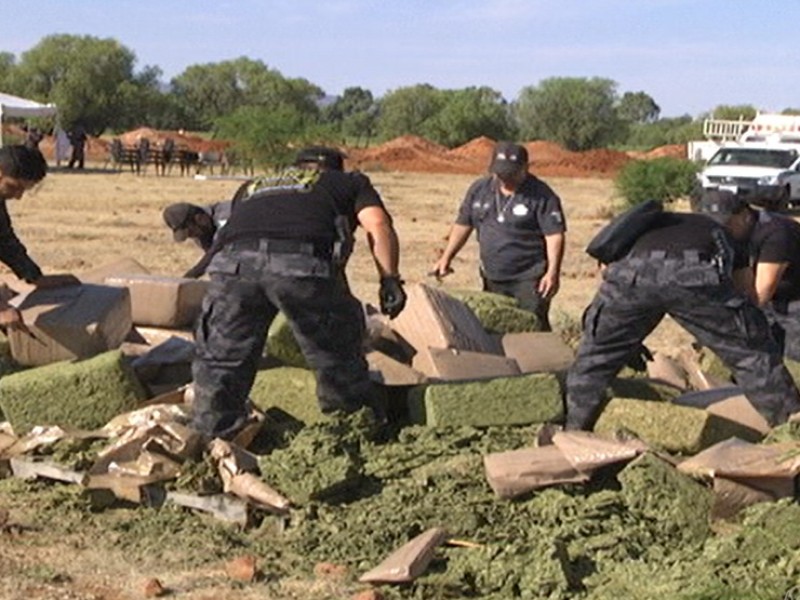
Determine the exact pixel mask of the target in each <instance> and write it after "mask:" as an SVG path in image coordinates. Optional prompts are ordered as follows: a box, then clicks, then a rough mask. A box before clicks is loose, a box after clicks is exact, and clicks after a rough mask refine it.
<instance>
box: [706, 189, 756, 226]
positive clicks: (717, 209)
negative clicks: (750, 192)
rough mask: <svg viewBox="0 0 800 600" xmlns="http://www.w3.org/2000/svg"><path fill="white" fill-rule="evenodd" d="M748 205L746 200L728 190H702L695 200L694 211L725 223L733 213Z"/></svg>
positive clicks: (735, 213) (737, 212)
mask: <svg viewBox="0 0 800 600" xmlns="http://www.w3.org/2000/svg"><path fill="white" fill-rule="evenodd" d="M747 207H748V204H747V202H746V201H745V200H744V199H743V198H742V197H741V196H739V195H738V194H736V193H735V192H731V191H729V190H718V189H717V190H715V189H710V190H703V192H702V193H701V194H700V199H699V200H698V201H697V205H696V209H695V210H696V211H697V212H699V213H703V214H704V215H708V216H709V217H711V218H712V219H714V220H715V221H717V222H718V223H722V224H725V223H727V222H728V219H730V218H731V217H732V216H733V215H737V214H739V213H740V212H742V211H743V210H744V209H746V208H747Z"/></svg>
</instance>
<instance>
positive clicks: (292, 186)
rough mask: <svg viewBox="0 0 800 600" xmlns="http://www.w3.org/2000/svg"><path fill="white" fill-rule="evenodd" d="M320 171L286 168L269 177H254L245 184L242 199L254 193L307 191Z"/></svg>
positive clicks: (315, 180)
mask: <svg viewBox="0 0 800 600" xmlns="http://www.w3.org/2000/svg"><path fill="white" fill-rule="evenodd" d="M319 176H320V171H318V170H316V169H287V170H285V171H283V172H281V173H279V174H278V175H274V176H271V177H256V178H255V179H253V181H251V182H250V184H249V185H248V186H247V192H246V194H245V195H244V197H243V198H241V199H242V200H247V199H249V198H250V197H252V196H254V195H255V194H258V195H262V194H280V193H284V192H307V191H309V190H310V189H311V188H312V187H314V184H315V183H317V181H318V180H319Z"/></svg>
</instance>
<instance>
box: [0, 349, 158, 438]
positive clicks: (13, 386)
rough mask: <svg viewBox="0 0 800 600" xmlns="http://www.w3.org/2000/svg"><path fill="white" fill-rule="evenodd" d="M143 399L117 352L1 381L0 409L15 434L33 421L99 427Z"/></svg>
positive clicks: (144, 395)
mask: <svg viewBox="0 0 800 600" xmlns="http://www.w3.org/2000/svg"><path fill="white" fill-rule="evenodd" d="M145 398H146V394H145V391H144V388H143V387H142V385H141V383H140V382H139V380H138V379H137V378H136V375H135V374H134V372H133V369H132V368H131V367H130V365H129V364H128V362H127V361H126V359H125V357H124V355H123V354H122V352H120V351H119V350H112V351H110V352H104V353H103V354H98V355H97V356H94V357H92V358H89V359H86V360H81V361H63V362H58V363H53V364H50V365H46V366H43V367H37V368H35V369H27V370H24V371H20V372H18V373H14V374H11V375H6V376H5V377H3V378H2V379H0V408H2V411H3V414H4V415H5V416H6V418H7V419H8V420H9V421H10V422H11V425H12V426H13V427H14V431H15V433H17V435H23V434H25V433H27V432H28V431H30V429H31V428H33V427H34V426H36V425H61V426H70V427H75V428H77V429H89V430H91V429H95V428H98V427H102V426H103V425H105V424H106V423H107V422H108V421H110V420H111V419H112V418H113V417H115V416H117V415H119V414H120V413H124V412H127V411H130V410H133V409H134V408H136V407H137V405H138V403H139V402H140V401H141V400H144V399H145Z"/></svg>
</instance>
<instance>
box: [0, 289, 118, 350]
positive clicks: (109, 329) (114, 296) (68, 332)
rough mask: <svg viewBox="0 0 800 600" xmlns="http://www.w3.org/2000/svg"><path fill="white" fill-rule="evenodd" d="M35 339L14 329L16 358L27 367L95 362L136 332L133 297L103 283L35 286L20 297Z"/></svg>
mask: <svg viewBox="0 0 800 600" xmlns="http://www.w3.org/2000/svg"><path fill="white" fill-rule="evenodd" d="M11 304H12V305H13V306H15V307H16V308H17V309H19V311H20V313H21V314H22V318H23V320H24V321H25V323H26V324H27V326H28V328H29V329H30V331H31V333H33V336H34V337H31V336H29V335H27V334H26V333H24V332H21V331H16V330H14V331H9V332H8V341H9V345H10V347H11V356H12V358H13V359H14V360H15V361H16V362H17V363H19V364H20V365H24V366H42V365H47V364H50V363H54V362H59V361H62V360H74V359H83V358H90V357H93V356H95V355H97V354H100V353H103V352H106V351H108V350H113V349H116V348H118V347H119V346H120V345H121V344H122V342H123V340H124V339H125V337H126V336H127V335H128V332H129V331H130V329H131V326H132V322H131V299H130V294H129V293H128V292H127V291H126V290H123V289H120V288H113V287H109V286H102V285H71V286H66V287H59V288H52V289H38V288H35V289H33V290H32V291H30V292H29V293H27V294H24V295H20V296H17V297H16V298H14V299H13V300H12V301H11Z"/></svg>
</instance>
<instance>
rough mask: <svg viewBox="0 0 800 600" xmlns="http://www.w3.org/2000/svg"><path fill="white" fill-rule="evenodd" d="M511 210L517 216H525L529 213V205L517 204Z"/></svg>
mask: <svg viewBox="0 0 800 600" xmlns="http://www.w3.org/2000/svg"><path fill="white" fill-rule="evenodd" d="M511 212H512V213H513V214H514V215H515V216H517V217H524V216H525V215H527V214H528V212H529V211H528V207H527V206H525V205H524V204H515V205H514V207H513V208H512V209H511Z"/></svg>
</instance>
